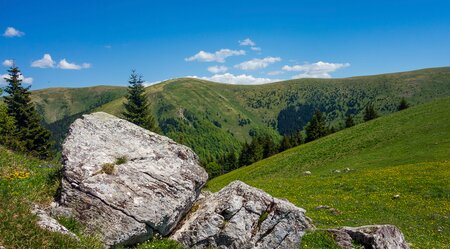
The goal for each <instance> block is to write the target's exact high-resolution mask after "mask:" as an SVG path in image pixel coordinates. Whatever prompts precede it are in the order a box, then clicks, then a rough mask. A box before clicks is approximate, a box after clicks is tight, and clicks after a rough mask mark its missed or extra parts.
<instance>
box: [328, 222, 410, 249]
mask: <svg viewBox="0 0 450 249" xmlns="http://www.w3.org/2000/svg"><path fill="white" fill-rule="evenodd" d="M328 231H329V232H330V233H332V234H333V235H334V239H335V241H336V244H337V245H339V246H341V247H343V248H348V249H353V246H352V241H353V242H356V243H358V244H361V245H362V246H363V248H366V249H409V244H408V243H406V241H405V237H404V236H403V234H402V232H401V231H400V229H398V228H397V227H396V226H393V225H370V226H362V227H343V228H339V229H329V230H328Z"/></svg>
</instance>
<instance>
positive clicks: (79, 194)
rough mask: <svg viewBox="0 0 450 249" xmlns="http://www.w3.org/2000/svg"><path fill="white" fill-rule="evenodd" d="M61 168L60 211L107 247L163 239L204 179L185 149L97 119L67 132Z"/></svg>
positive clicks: (129, 126) (103, 118) (115, 121)
mask: <svg viewBox="0 0 450 249" xmlns="http://www.w3.org/2000/svg"><path fill="white" fill-rule="evenodd" d="M63 160H64V161H63V172H62V175H63V179H62V185H61V186H62V187H61V195H60V198H59V200H58V201H59V204H60V205H61V206H62V207H65V208H71V209H72V210H73V215H74V216H75V217H76V218H77V219H78V220H79V221H80V222H81V223H82V224H84V225H85V226H86V228H87V230H88V232H95V233H99V234H100V236H101V238H102V240H103V242H104V243H105V245H106V246H113V245H130V244H135V243H138V242H141V241H144V240H146V239H148V238H150V237H151V236H152V235H153V234H154V233H158V234H161V235H163V236H164V235H168V234H169V233H170V232H171V231H172V229H173V228H174V227H175V226H176V225H177V223H178V222H179V220H180V219H181V218H182V217H183V216H184V215H185V214H186V213H187V212H188V211H189V210H190V208H191V207H192V205H193V203H194V202H195V201H196V199H197V197H198V195H199V192H200V189H201V188H202V187H203V185H204V184H205V182H206V180H207V177H208V176H207V173H206V172H205V170H204V169H203V168H202V167H201V166H200V165H199V161H198V157H197V156H196V155H195V154H194V153H193V152H192V150H191V149H189V148H187V147H185V146H183V145H179V144H177V143H175V142H174V141H172V140H170V139H169V138H166V137H163V136H160V135H157V134H155V133H153V132H150V131H147V130H145V129H142V128H140V127H138V126H136V125H134V124H132V123H129V122H127V121H125V120H121V119H119V118H116V117H114V116H112V115H109V114H106V113H101V112H98V113H93V114H90V115H84V116H83V118H81V119H78V120H76V121H75V122H74V123H73V124H72V125H71V127H70V130H69V134H68V137H67V138H66V140H65V142H64V144H63Z"/></svg>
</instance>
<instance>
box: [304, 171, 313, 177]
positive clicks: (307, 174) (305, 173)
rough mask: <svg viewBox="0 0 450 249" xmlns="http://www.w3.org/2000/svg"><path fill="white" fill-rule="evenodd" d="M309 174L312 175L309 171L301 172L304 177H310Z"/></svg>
mask: <svg viewBox="0 0 450 249" xmlns="http://www.w3.org/2000/svg"><path fill="white" fill-rule="evenodd" d="M311 174H312V173H311V171H309V170H307V171H305V172H303V175H305V176H310V175H311Z"/></svg>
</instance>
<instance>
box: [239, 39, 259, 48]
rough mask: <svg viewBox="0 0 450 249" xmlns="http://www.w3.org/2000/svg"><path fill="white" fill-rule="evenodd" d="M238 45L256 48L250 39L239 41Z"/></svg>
mask: <svg viewBox="0 0 450 249" xmlns="http://www.w3.org/2000/svg"><path fill="white" fill-rule="evenodd" d="M239 45H241V46H252V47H253V46H256V43H255V42H254V41H252V40H250V38H247V39H244V40H243V41H239Z"/></svg>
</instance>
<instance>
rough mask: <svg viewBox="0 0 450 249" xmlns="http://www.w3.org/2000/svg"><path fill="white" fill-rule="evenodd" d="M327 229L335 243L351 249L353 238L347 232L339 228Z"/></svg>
mask: <svg viewBox="0 0 450 249" xmlns="http://www.w3.org/2000/svg"><path fill="white" fill-rule="evenodd" d="M327 231H328V232H329V233H331V235H332V236H333V239H334V241H335V243H336V245H338V246H340V247H342V248H345V249H353V244H352V241H353V240H352V237H350V235H348V233H346V232H344V231H342V230H339V229H328V230H327Z"/></svg>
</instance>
